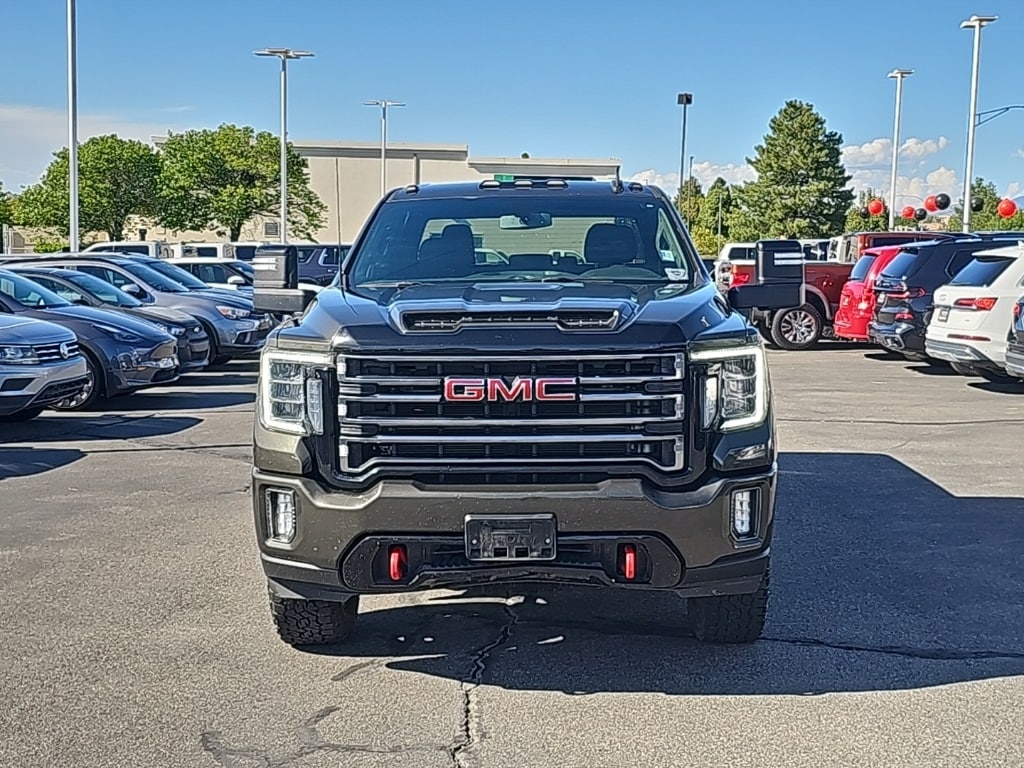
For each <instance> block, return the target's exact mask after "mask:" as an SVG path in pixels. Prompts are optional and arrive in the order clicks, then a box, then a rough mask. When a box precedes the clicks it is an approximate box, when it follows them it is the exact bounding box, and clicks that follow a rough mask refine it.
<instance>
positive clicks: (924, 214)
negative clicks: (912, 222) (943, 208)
mask: <svg viewBox="0 0 1024 768" xmlns="http://www.w3.org/2000/svg"><path fill="white" fill-rule="evenodd" d="M914 218H915V219H917V220H918V221H924V220H925V219H927V218H928V211H926V210H925V209H924V208H918V209H917V210H916V211H914Z"/></svg>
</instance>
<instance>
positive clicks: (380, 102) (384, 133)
mask: <svg viewBox="0 0 1024 768" xmlns="http://www.w3.org/2000/svg"><path fill="white" fill-rule="evenodd" d="M363 106H365V107H380V196H381V197H384V193H385V192H387V191H388V107H404V106H405V104H403V103H402V102H400V101H389V100H388V99H371V100H370V101H364V102H363Z"/></svg>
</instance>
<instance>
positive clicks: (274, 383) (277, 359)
mask: <svg viewBox="0 0 1024 768" xmlns="http://www.w3.org/2000/svg"><path fill="white" fill-rule="evenodd" d="M333 365H334V356H333V355H331V354H317V353H315V352H298V351H295V352H292V351H285V350H267V351H265V352H264V353H263V355H262V357H261V358H260V405H261V408H260V420H261V421H262V423H263V426H264V427H266V428H267V429H271V430H275V431H277V432H288V433H290V434H293V435H322V434H323V432H324V380H323V379H322V378H321V377H320V375H318V373H319V372H321V371H326V372H328V373H329V372H331V370H332V366H333Z"/></svg>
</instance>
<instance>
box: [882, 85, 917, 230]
mask: <svg viewBox="0 0 1024 768" xmlns="http://www.w3.org/2000/svg"><path fill="white" fill-rule="evenodd" d="M912 74H914V70H912V69H894V70H893V71H892V72H890V73H889V75H888V77H891V78H893V79H894V80H895V81H896V120H895V125H894V126H893V129H892V175H891V176H890V177H889V231H890V232H891V231H893V230H894V229H895V228H896V166H897V164H898V162H899V156H900V117H901V114H902V112H903V79H904V78H905V77H910V75H912Z"/></svg>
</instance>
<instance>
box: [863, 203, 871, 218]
mask: <svg viewBox="0 0 1024 768" xmlns="http://www.w3.org/2000/svg"><path fill="white" fill-rule="evenodd" d="M860 217H861V218H862V219H870V218H871V211H869V210H868V207H867V206H866V205H865V206H864V207H863V208H861V209H860Z"/></svg>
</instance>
